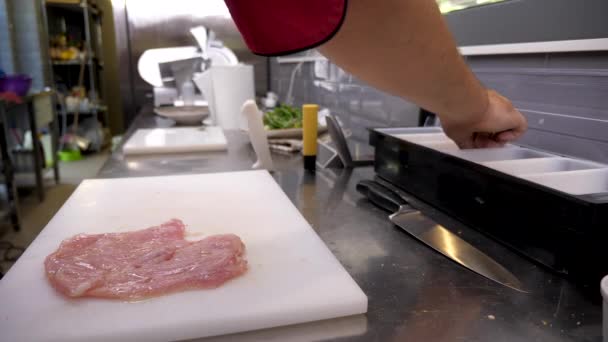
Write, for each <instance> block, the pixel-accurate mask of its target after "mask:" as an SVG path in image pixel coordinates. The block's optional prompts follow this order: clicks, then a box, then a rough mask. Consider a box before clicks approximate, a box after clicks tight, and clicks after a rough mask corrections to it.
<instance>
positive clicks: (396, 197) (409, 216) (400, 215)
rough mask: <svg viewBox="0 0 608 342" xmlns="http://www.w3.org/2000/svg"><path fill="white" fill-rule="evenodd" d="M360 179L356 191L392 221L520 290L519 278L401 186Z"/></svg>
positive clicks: (481, 272) (455, 258)
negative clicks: (431, 214)
mask: <svg viewBox="0 0 608 342" xmlns="http://www.w3.org/2000/svg"><path fill="white" fill-rule="evenodd" d="M382 183H383V184H380V183H379V182H377V181H372V180H363V181H360V182H359V183H358V184H357V191H358V192H359V193H361V194H362V195H364V196H365V197H366V198H367V199H368V200H370V201H371V202H372V203H373V204H375V205H376V206H378V207H380V208H382V209H384V210H386V211H389V212H392V213H393V214H391V215H390V216H389V219H390V220H391V222H393V223H394V224H395V225H397V226H398V227H399V228H401V229H403V230H404V231H406V232H407V233H409V234H410V235H412V236H413V237H415V238H416V239H418V240H419V241H421V242H423V243H424V244H426V245H427V246H429V247H431V248H432V249H434V250H435V251H437V252H439V253H441V254H443V255H444V256H446V257H447V258H449V259H451V260H452V261H454V262H456V263H457V264H460V265H461V266H464V267H466V268H468V269H469V270H471V271H473V272H475V273H477V274H479V275H482V276H484V277H486V278H488V279H490V280H492V281H495V282H497V283H499V284H502V285H504V286H507V287H509V288H512V289H514V290H517V291H520V292H527V291H526V290H524V289H523V286H522V284H521V282H520V281H519V280H518V279H517V277H515V276H514V275H513V274H512V273H511V272H509V271H508V270H507V269H506V268H504V267H503V266H502V265H501V264H499V263H498V262H496V261H495V260H494V259H492V258H491V257H489V256H488V255H487V254H485V253H483V252H482V251H480V250H479V249H477V248H475V247H473V246H472V245H471V244H469V243H468V242H466V241H464V240H463V239H461V238H460V237H459V236H458V235H456V234H454V233H453V232H451V231H450V230H448V229H446V228H444V227H443V226H441V225H439V224H437V223H436V222H435V221H433V220H432V219H431V218H429V217H427V216H426V215H424V214H423V213H422V212H420V211H419V210H417V209H415V208H414V207H412V206H411V205H410V204H409V203H408V201H407V200H406V197H405V196H404V195H402V194H401V190H399V189H396V188H395V187H394V186H392V185H388V184H387V183H386V182H382Z"/></svg>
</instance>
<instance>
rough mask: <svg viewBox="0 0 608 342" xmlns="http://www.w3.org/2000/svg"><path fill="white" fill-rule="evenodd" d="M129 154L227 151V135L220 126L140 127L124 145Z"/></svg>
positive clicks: (124, 150) (125, 151)
mask: <svg viewBox="0 0 608 342" xmlns="http://www.w3.org/2000/svg"><path fill="white" fill-rule="evenodd" d="M122 149H123V152H124V153H125V154H127V155H129V154H158V153H185V152H210V151H225V150H226V149H228V144H227V142H226V136H224V131H222V129H221V128H220V127H216V126H205V127H171V128H152V129H138V130H137V131H135V133H134V134H133V136H131V137H130V138H129V140H127V142H126V143H125V145H124V146H123V148H122Z"/></svg>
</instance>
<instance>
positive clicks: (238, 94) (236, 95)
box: [194, 64, 255, 129]
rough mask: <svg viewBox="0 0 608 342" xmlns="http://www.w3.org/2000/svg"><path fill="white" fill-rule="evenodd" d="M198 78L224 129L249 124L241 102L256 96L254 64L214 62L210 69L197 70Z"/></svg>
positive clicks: (210, 105) (197, 83)
mask: <svg viewBox="0 0 608 342" xmlns="http://www.w3.org/2000/svg"><path fill="white" fill-rule="evenodd" d="M194 82H195V83H196V85H197V86H198V87H199V89H200V90H201V92H202V93H203V94H204V95H205V98H206V99H207V101H208V102H209V108H210V110H211V117H212V119H213V120H214V122H215V124H216V125H218V126H220V127H222V128H224V129H245V128H246V127H247V123H246V121H245V120H243V118H242V116H241V106H242V105H243V103H245V101H247V100H252V99H255V91H254V82H253V66H251V65H242V64H241V65H222V66H213V67H211V69H209V70H208V71H207V72H204V73H202V74H197V75H196V76H195V77H194Z"/></svg>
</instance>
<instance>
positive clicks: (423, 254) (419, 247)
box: [99, 112, 602, 342]
mask: <svg viewBox="0 0 608 342" xmlns="http://www.w3.org/2000/svg"><path fill="white" fill-rule="evenodd" d="M135 125H136V126H135V127H132V128H131V130H130V133H129V134H132V132H133V130H134V128H136V127H153V126H154V125H161V126H162V125H171V122H170V121H168V120H165V121H163V120H158V119H157V118H155V117H154V116H153V115H152V114H150V113H149V112H144V113H142V114H141V115H140V116H139V117H138V118H137V120H136V121H135ZM227 138H228V143H229V150H228V152H227V153H223V154H214V155H208V154H199V155H189V156H176V155H173V156H156V157H152V156H150V157H148V158H144V159H141V160H137V165H136V167H135V165H133V166H134V168H133V169H130V168H129V167H128V165H127V163H128V161H127V160H126V159H125V158H124V157H123V156H122V154H121V152H120V149H119V150H118V151H116V152H115V153H114V154H113V155H112V157H111V159H110V160H109V162H108V163H107V164H106V165H105V166H104V168H103V169H102V170H101V172H100V174H99V176H100V177H102V178H107V177H135V176H144V175H145V176H154V175H167V174H186V173H205V172H222V171H237V170H248V169H249V168H250V167H251V164H253V161H254V158H253V152H252V148H251V146H250V145H249V143H248V141H247V138H246V136H245V135H244V134H242V133H240V132H228V134H227ZM273 158H274V159H275V165H276V166H277V169H278V170H277V172H275V173H273V177H274V178H275V179H276V181H277V183H278V184H279V185H280V186H281V187H282V189H283V190H284V191H285V193H286V194H287V196H288V197H289V199H290V200H291V201H292V202H293V203H294V205H295V206H296V207H297V208H298V209H299V210H300V212H301V213H302V214H303V216H304V217H305V218H306V219H307V220H308V221H309V222H310V223H311V225H312V227H313V229H315V231H316V232H317V233H318V235H319V237H320V238H321V239H322V240H323V241H324V242H325V244H326V245H327V246H328V247H329V248H330V250H331V251H332V252H333V254H334V255H335V256H336V257H337V258H338V260H339V261H340V262H341V263H342V265H344V267H345V268H346V270H347V271H348V272H349V273H350V275H351V276H352V277H353V279H354V280H355V281H356V282H357V283H358V284H359V286H361V288H362V289H363V291H364V292H365V293H366V294H367V296H368V298H369V311H368V313H367V314H366V315H365V316H358V317H346V318H342V319H335V320H328V321H322V322H313V323H307V324H302V325H297V326H292V327H281V328H276V329H268V330H262V331H257V332H249V333H243V334H237V335H230V336H225V337H221V338H214V339H207V340H209V341H232V340H237V341H266V340H273V341H492V342H501V341H509V342H513V341H600V340H601V322H602V316H601V314H602V313H601V309H602V308H601V302H600V301H599V300H598V301H594V300H592V299H591V298H590V297H587V296H586V295H585V294H584V293H583V292H582V291H581V289H579V288H576V287H574V286H573V285H572V284H570V283H569V282H568V281H566V280H564V279H562V278H560V277H558V276H555V275H553V274H551V273H549V272H547V271H546V270H545V269H542V268H539V267H538V266H536V265H535V264H532V263H531V262H530V261H528V260H527V259H523V258H521V257H519V256H518V255H515V254H514V253H513V252H511V251H510V250H508V249H507V248H505V247H503V246H501V245H498V244H496V243H495V242H494V241H492V240H490V239H488V238H487V237H485V236H484V235H481V234H479V233H478V232H476V231H474V230H471V229H470V228H468V227H466V226H464V225H462V224H460V223H459V222H457V221H454V220H453V219H451V218H450V217H447V216H445V215H443V214H442V213H440V212H437V211H435V210H434V209H433V208H430V207H428V206H425V205H424V203H417V202H415V201H414V200H412V201H411V202H412V204H413V205H414V206H416V207H417V208H420V209H421V210H422V211H423V212H424V213H425V214H426V215H428V216H429V217H431V218H432V219H433V220H435V221H436V222H437V223H438V224H441V225H443V226H446V227H450V228H451V229H453V230H454V231H456V232H459V235H460V236H461V237H462V238H463V239H465V240H466V241H469V242H470V243H471V244H473V245H474V246H476V247H478V248H479V249H481V250H482V251H483V252H485V253H487V254H488V255H490V256H492V257H493V258H494V259H496V260H497V261H498V262H500V263H501V264H503V265H505V267H507V268H508V269H510V270H512V271H513V273H514V274H517V275H518V276H519V277H520V280H521V282H522V283H523V285H524V286H525V288H526V289H529V290H530V293H528V294H525V293H520V292H516V291H513V290H511V289H508V288H505V287H504V286H501V285H499V284H496V283H494V282H492V281H490V280H487V279H485V278H483V277H481V276H479V275H477V274H475V273H473V272H469V271H467V270H464V269H463V268H462V267H459V266H458V265H455V264H454V263H453V262H452V261H450V260H448V259H446V258H445V257H444V256H442V255H440V254H438V253H436V252H435V251H433V250H431V249H429V248H428V247H427V246H424V245H423V244H421V243H420V242H419V241H417V240H416V239H414V238H412V237H411V236H410V235H408V234H405V233H404V232H403V231H402V230H401V229H398V228H396V227H395V226H393V224H392V223H391V222H390V221H389V220H388V219H387V214H386V212H385V211H382V210H380V209H377V208H376V207H374V206H373V205H372V204H370V203H368V202H367V200H364V199H362V197H361V196H360V195H359V194H358V193H357V192H356V190H355V185H356V183H357V182H358V181H360V180H361V179H370V178H372V177H373V175H374V172H373V169H372V168H359V169H355V170H353V171H351V172H349V171H342V170H318V171H317V173H316V175H311V174H308V173H306V172H304V171H303V170H302V166H301V158H299V157H298V156H293V157H290V156H281V155H277V154H273ZM597 290H598V289H596V288H593V289H591V292H593V293H597V292H598V291H597ZM243 305H247V304H246V303H243ZM208 309H209V308H201V310H208ZM207 340H202V341H207Z"/></svg>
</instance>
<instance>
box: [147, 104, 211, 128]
mask: <svg viewBox="0 0 608 342" xmlns="http://www.w3.org/2000/svg"><path fill="white" fill-rule="evenodd" d="M154 113H156V114H157V115H159V116H162V117H164V118H167V119H171V120H173V121H175V123H176V124H178V125H183V126H201V125H202V122H203V120H204V119H206V118H207V117H208V116H209V106H181V107H156V108H154Z"/></svg>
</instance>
